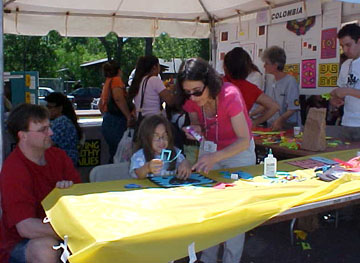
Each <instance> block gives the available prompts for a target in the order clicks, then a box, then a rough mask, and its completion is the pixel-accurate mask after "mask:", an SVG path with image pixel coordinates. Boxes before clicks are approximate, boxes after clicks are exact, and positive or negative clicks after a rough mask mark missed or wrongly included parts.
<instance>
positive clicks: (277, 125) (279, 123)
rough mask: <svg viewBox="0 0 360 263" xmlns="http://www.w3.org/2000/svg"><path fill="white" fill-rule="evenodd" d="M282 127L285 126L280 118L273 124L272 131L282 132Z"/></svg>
mask: <svg viewBox="0 0 360 263" xmlns="http://www.w3.org/2000/svg"><path fill="white" fill-rule="evenodd" d="M282 126H283V123H282V120H281V118H278V119H276V120H275V121H274V123H273V124H272V126H271V129H272V130H273V131H280V130H281V129H282Z"/></svg>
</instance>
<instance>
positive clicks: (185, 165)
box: [177, 160, 191, 180]
mask: <svg viewBox="0 0 360 263" xmlns="http://www.w3.org/2000/svg"><path fill="white" fill-rule="evenodd" d="M190 174H191V165H190V163H189V161H188V160H184V161H182V162H181V163H180V165H179V167H178V169H177V178H179V179H182V180H186V179H187V178H188V177H189V176H190Z"/></svg>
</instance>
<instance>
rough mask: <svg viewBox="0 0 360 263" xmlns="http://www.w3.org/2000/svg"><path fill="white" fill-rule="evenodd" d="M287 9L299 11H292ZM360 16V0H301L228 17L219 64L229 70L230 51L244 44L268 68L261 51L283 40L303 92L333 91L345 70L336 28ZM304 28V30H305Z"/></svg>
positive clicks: (221, 37)
mask: <svg viewBox="0 0 360 263" xmlns="http://www.w3.org/2000/svg"><path fill="white" fill-rule="evenodd" d="M342 6H343V8H342ZM300 8H302V9H300ZM287 10H295V11H293V12H290V13H289V12H287ZM301 10H302V12H299V11H301ZM284 12H286V14H289V16H287V15H284V14H285V13H284ZM301 13H302V15H301ZM291 15H293V16H291ZM312 16H314V18H311V17H312ZM293 18H297V22H298V23H291V20H293ZM342 18H343V19H342ZM354 19H360V4H350V3H341V2H325V3H322V4H321V1H317V0H312V1H306V3H305V6H304V4H303V3H302V2H299V3H295V4H291V5H287V6H284V7H280V8H274V9H271V10H269V11H266V12H265V14H264V12H258V13H257V14H256V15H253V16H249V15H248V16H244V17H241V20H240V17H239V18H237V19H233V20H232V21H226V23H222V24H219V25H218V26H217V27H216V37H217V39H218V49H217V56H216V61H217V63H216V67H217V70H218V71H219V72H223V69H222V66H223V63H222V62H223V57H224V54H225V53H226V52H228V51H230V50H231V49H232V48H234V47H236V46H241V47H243V48H244V49H245V50H247V51H248V52H249V54H250V55H251V57H252V58H253V61H254V63H255V64H256V65H257V66H258V67H259V69H260V70H261V71H262V72H264V70H263V62H262V61H261V52H262V51H263V50H264V49H265V48H266V47H270V46H273V45H277V46H280V47H282V48H284V50H285V52H286V55H287V65H288V66H287V68H286V70H290V72H289V74H292V75H294V76H295V77H296V76H297V79H298V80H299V86H300V93H301V94H305V95H315V94H323V93H328V92H330V91H331V90H332V89H333V88H334V87H335V86H336V80H337V76H338V72H339V66H338V63H339V57H340V47H339V41H338V40H337V38H336V34H337V32H338V30H339V29H340V27H341V23H342V22H344V21H347V22H348V21H353V20H354ZM288 21H290V22H288ZM301 23H302V24H301ZM287 27H288V28H289V29H288V28H287ZM299 27H300V28H299ZM296 29H297V30H296ZM301 30H302V33H303V34H302V33H299V31H301ZM296 33H297V34H296ZM309 67H310V68H309Z"/></svg>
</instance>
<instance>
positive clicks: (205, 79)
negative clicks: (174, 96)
mask: <svg viewBox="0 0 360 263" xmlns="http://www.w3.org/2000/svg"><path fill="white" fill-rule="evenodd" d="M177 80H178V81H177V88H178V92H179V95H180V98H181V99H182V104H183V108H184V109H185V111H187V112H188V113H189V116H190V122H191V127H192V128H193V130H195V131H196V132H197V133H199V134H201V135H203V136H204V138H203V140H202V143H201V146H200V147H201V148H202V149H200V152H202V154H200V156H199V159H198V161H197V162H196V163H195V164H194V166H193V167H192V168H193V169H194V170H196V171H199V172H205V173H208V172H209V171H210V170H212V169H224V168H233V167H239V166H247V165H254V164H255V161H256V157H255V145H254V140H253V139H252V135H251V121H250V118H249V116H248V113H247V109H246V105H245V102H244V99H243V97H242V95H241V93H240V92H239V89H238V88H237V87H236V86H234V85H233V84H231V83H228V82H225V83H223V82H222V80H221V77H220V76H219V75H218V74H217V73H216V72H215V70H214V69H213V68H212V67H211V66H210V65H209V63H208V62H206V61H204V60H203V59H201V58H192V59H188V60H187V61H185V62H184V63H183V65H182V66H181V68H180V71H179V74H178V78H177ZM184 131H185V132H187V129H184ZM187 136H188V137H189V138H192V139H195V138H194V137H192V136H191V135H190V134H187ZM243 244H244V234H240V235H238V236H236V237H235V238H233V239H230V240H228V241H226V243H225V249H224V255H223V262H224V263H231V262H239V261H240V258H241V254H242V250H243V246H242V245H243ZM217 252H218V246H214V247H211V248H208V249H206V250H205V251H203V254H202V257H201V260H202V261H204V262H207V263H208V262H216V256H217Z"/></svg>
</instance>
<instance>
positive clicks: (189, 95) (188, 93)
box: [184, 86, 206, 98]
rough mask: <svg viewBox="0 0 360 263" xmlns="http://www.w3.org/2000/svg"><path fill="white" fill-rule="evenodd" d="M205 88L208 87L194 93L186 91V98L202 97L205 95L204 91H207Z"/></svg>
mask: <svg viewBox="0 0 360 263" xmlns="http://www.w3.org/2000/svg"><path fill="white" fill-rule="evenodd" d="M205 87H206V86H204V87H203V88H202V90H197V91H194V92H187V91H184V93H185V97H187V98H190V97H191V96H195V97H200V96H201V95H203V93H204V91H205Z"/></svg>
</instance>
